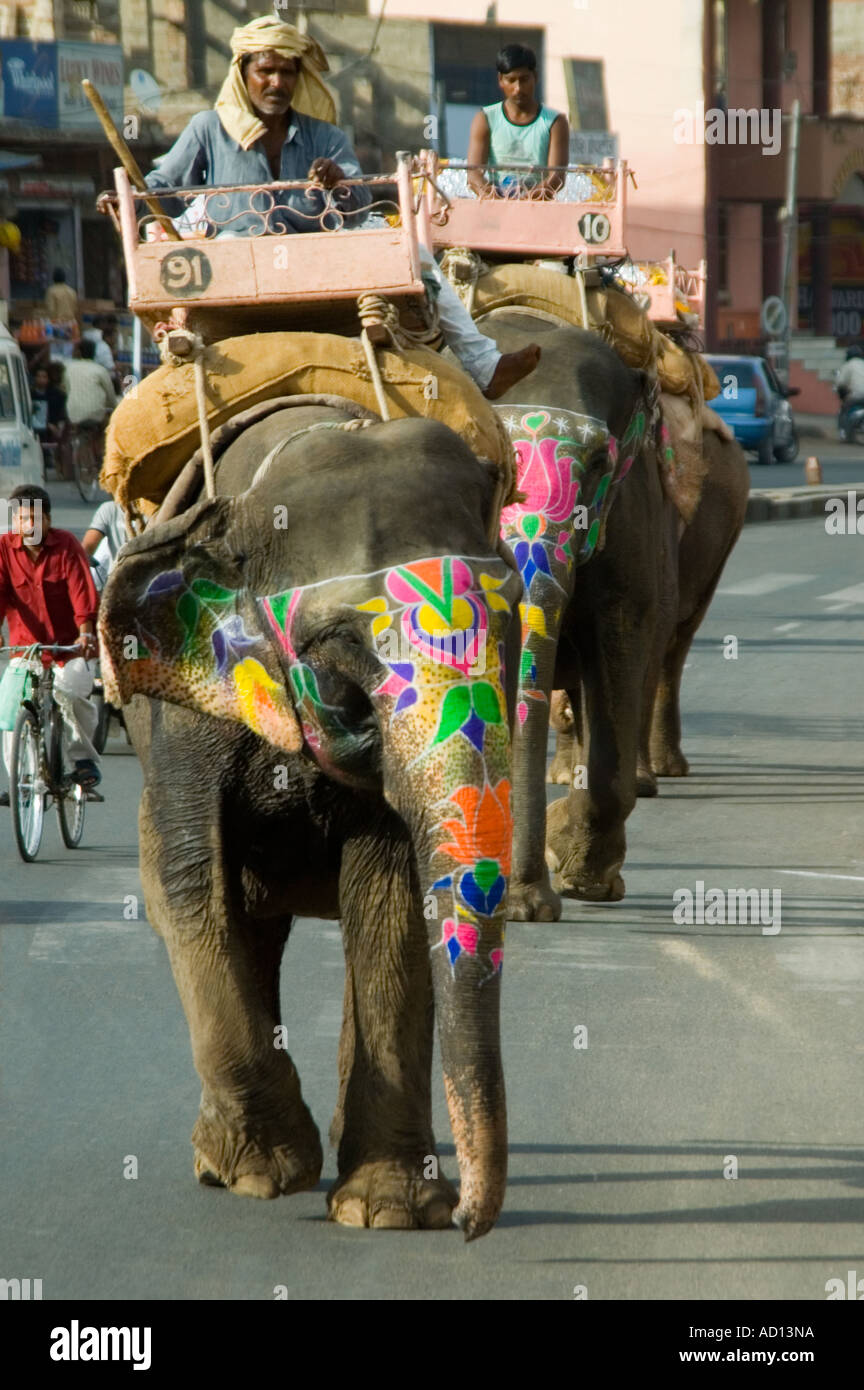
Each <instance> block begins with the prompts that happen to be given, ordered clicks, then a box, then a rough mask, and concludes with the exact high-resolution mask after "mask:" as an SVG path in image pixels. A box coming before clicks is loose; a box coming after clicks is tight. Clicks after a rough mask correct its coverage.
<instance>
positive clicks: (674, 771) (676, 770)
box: [651, 748, 690, 777]
mask: <svg viewBox="0 0 864 1390" xmlns="http://www.w3.org/2000/svg"><path fill="white" fill-rule="evenodd" d="M651 761H652V767H653V768H654V772H655V773H656V775H657V776H658V777H686V776H687V774H688V772H689V771H690V764H689V763H688V761H687V759H686V758H685V757H684V754H683V753H682V752H681V749H680V748H675V749H673V750H672V752H671V753H665V754H661V755H660V756H659V757H656V758H652V760H651Z"/></svg>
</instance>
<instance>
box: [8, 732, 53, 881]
mask: <svg viewBox="0 0 864 1390" xmlns="http://www.w3.org/2000/svg"><path fill="white" fill-rule="evenodd" d="M10 763H11V766H10V773H9V803H10V806H11V808H12V829H13V831H14V833H15V843H16V845H17V846H18V853H19V854H20V855H21V858H22V859H23V860H24V863H25V864H32V863H33V860H34V859H35V858H36V855H37V854H38V853H39V846H40V844H41V843H42V827H43V825H44V823H45V794H46V792H47V790H48V788H47V786H46V784H45V778H44V775H43V768H42V740H41V739H40V737H39V723H38V720H37V719H36V716H35V715H34V714H33V713H32V711H31V710H29V709H22V710H21V712H20V714H19V715H18V718H17V720H16V721H15V730H14V732H13V734H12V757H11V760H10Z"/></svg>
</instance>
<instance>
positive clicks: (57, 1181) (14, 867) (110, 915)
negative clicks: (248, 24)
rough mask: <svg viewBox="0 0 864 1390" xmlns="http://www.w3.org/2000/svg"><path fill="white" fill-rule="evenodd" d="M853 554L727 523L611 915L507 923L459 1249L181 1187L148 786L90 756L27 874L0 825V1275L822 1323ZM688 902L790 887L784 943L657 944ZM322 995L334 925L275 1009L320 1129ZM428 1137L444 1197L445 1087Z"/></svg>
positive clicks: (722, 937)
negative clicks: (730, 537)
mask: <svg viewBox="0 0 864 1390" xmlns="http://www.w3.org/2000/svg"><path fill="white" fill-rule="evenodd" d="M862 547H864V539H862V538H853V537H834V538H829V537H827V536H826V534H825V531H824V527H823V526H822V524H821V522H820V521H819V520H818V519H815V518H814V519H812V520H807V521H797V522H779V523H773V524H771V525H763V526H758V525H757V526H750V527H748V528H747V529H746V530H745V533H744V536H743V538H742V540H741V542H740V544H739V546H738V549H737V551H736V553H735V555H734V557H733V559H732V562H731V563H730V566H729V569H728V572H727V575H726V576H725V579H724V583H723V585H722V590H721V593H720V594H719V595H718V597H717V599H716V600H715V603H714V606H713V609H712V612H711V614H710V615H709V618H708V621H707V622H706V624H705V626H704V628H703V630H702V633H701V635H700V637H699V639H698V641H697V643H696V645H695V647H694V651H693V653H692V657H691V660H690V663H689V667H688V669H687V671H686V673H685V708H686V748H687V751H688V753H689V756H690V758H691V761H692V764H693V774H692V776H691V777H690V778H689V779H687V780H686V781H682V782H666V783H664V785H663V794H662V796H661V797H660V798H659V799H657V800H655V801H651V802H641V803H640V804H639V805H638V807H637V810H636V811H635V812H634V815H633V816H632V818H631V821H630V827H629V838H630V851H629V859H628V864H627V868H626V878H627V887H628V896H627V898H626V899H625V901H624V902H623V903H621V904H619V905H616V906H613V907H607V908H599V907H588V906H582V905H578V904H575V903H569V904H567V905H566V908H565V916H566V920H564V921H562V922H560V923H557V924H555V925H553V926H547V925H544V926H532V925H527V924H519V925H517V924H514V925H512V926H511V927H510V929H509V932H508V943H507V962H506V967H505V988H504V1004H505V1022H504V1036H505V1066H506V1074H507V1081H508V1094H509V1108H510V1132H511V1139H512V1150H511V1152H512V1161H511V1179H510V1185H509V1190H508V1196H507V1205H506V1209H505V1211H504V1213H503V1215H502V1218H501V1221H500V1224H499V1226H498V1228H497V1229H496V1230H495V1231H494V1232H493V1233H492V1235H490V1236H489V1237H487V1238H486V1239H484V1240H481V1241H478V1242H476V1243H475V1244H473V1245H471V1246H468V1247H466V1246H465V1245H464V1244H463V1242H462V1241H461V1239H460V1237H459V1235H458V1233H457V1232H455V1231H453V1232H441V1233H430V1234H424V1235H420V1234H400V1233H384V1232H368V1231H349V1230H343V1229H340V1228H337V1227H333V1226H328V1225H327V1224H326V1223H325V1221H324V1219H323V1218H324V1192H325V1189H326V1186H327V1185H328V1184H329V1182H330V1181H332V1178H333V1174H334V1164H333V1155H332V1154H328V1157H327V1164H326V1169H325V1174H324V1181H322V1184H321V1186H320V1189H319V1190H318V1191H316V1192H313V1193H308V1194H303V1195H300V1196H297V1197H293V1198H290V1199H281V1200H279V1201H278V1202H274V1203H256V1202H252V1201H248V1200H241V1199H239V1198H234V1197H232V1196H230V1194H228V1193H225V1192H221V1191H215V1190H211V1189H205V1188H200V1187H198V1186H197V1185H196V1184H195V1183H194V1181H193V1178H192V1171H191V1149H190V1146H189V1132H190V1129H191V1126H192V1122H193V1120H194V1116H195V1112H196V1108H197V1101H198V1087H197V1084H196V1078H195V1075H194V1072H193V1068H192V1064H191V1058H190V1053H189V1045H188V1038H187V1031H186V1025H185V1021H184V1019H183V1017H182V1013H181V1010H180V1006H179V1003H178V1000H177V996H176V992H175V990H174V986H173V982H172V979H171V974H170V970H169V967H168V963H167V960H166V956H165V952H164V948H163V946H162V944H161V942H160V941H159V940H158V938H157V937H156V936H155V934H154V933H152V931H151V930H150V928H149V927H148V926H147V924H146V922H144V921H143V920H141V919H140V918H139V920H137V921H136V920H134V919H132V920H130V919H129V918H128V917H126V916H124V906H125V909H126V912H127V913H128V912H129V911H131V910H132V908H133V906H134V904H132V903H131V902H130V899H132V898H134V896H135V895H137V894H138V891H139V887H138V875H137V868H136V852H135V845H134V840H135V808H136V801H137V796H138V789H139V783H140V776H139V771H138V767H137V763H136V762H135V760H134V758H132V757H129V756H123V755H122V752H115V753H113V754H112V755H111V756H110V757H109V758H107V759H106V776H105V790H106V797H107V801H106V805H105V806H104V807H94V808H92V810H91V811H88V824H87V829H86V832H85V845H84V847H83V848H82V849H81V850H80V851H78V852H77V853H70V852H67V851H65V850H63V849H62V848H61V846H60V842H59V836H58V835H57V833H56V829H55V827H54V826H53V825H49V827H48V833H47V836H46V845H45V852H44V856H43V857H42V858H41V859H40V861H39V862H38V864H36V865H35V866H31V867H25V866H23V865H20V864H19V863H18V862H17V860H16V858H15V855H14V850H13V848H12V842H11V828H10V826H9V824H8V822H4V821H0V884H2V887H0V921H2V922H3V929H2V932H0V989H2V996H0V1002H2V1009H0V1048H2V1055H3V1058H4V1077H3V1088H4V1114H3V1135H4V1139H3V1145H2V1149H3V1168H4V1171H3V1177H2V1184H0V1192H2V1198H0V1204H2V1218H0V1275H2V1276H5V1277H12V1276H16V1275H17V1276H19V1277H28V1276H29V1277H31V1278H37V1277H38V1278H42V1280H43V1290H44V1297H45V1298H46V1299H50V1298H69V1299H79V1298H83V1299H87V1298H95V1297H100V1298H113V1299H134V1298H139V1297H155V1298H162V1299H170V1298H196V1299H211V1298H225V1297H228V1298H239V1299H246V1300H253V1299H270V1298H272V1296H273V1289H274V1287H275V1286H276V1285H280V1284H284V1285H286V1286H287V1288H288V1291H289V1295H290V1297H291V1298H348V1299H365V1298H379V1299H387V1298H421V1299H428V1298H430V1297H436V1296H446V1297H447V1298H459V1299H487V1298H500V1299H514V1300H516V1299H524V1298H548V1299H570V1298H572V1297H573V1290H574V1287H575V1286H577V1285H583V1286H585V1287H586V1288H587V1291H588V1296H589V1298H591V1299H636V1298H647V1299H679V1298H689V1297H696V1298H706V1299H707V1298H722V1299H730V1298H744V1299H758V1300H776V1299H781V1298H792V1299H800V1300H810V1299H822V1298H824V1296H825V1293H824V1290H825V1282H826V1280H828V1279H829V1278H836V1277H840V1278H842V1279H844V1280H845V1279H846V1276H847V1271H848V1270H850V1269H858V1270H859V1271H861V1270H862V1269H864V1265H862V1251H864V1241H862V1229H864V1138H862V1128H861V1114H860V1096H861V1080H860V1078H861V1067H862V1062H864V1056H862V1053H864V1036H862V1031H861V1016H862V1014H861V1005H862V993H864V942H862V926H864V915H862V909H861V896H862V885H864V809H862V783H864V777H862V766H861V765H862V745H861V727H862V726H861V692H862V689H864V655H862V646H861V637H862V617H864V585H862V583H861V578H862V574H861V571H862V557H864V549H862ZM729 636H736V637H737V638H738V642H739V650H738V657H737V660H731V659H726V658H725V657H724V655H723V641H724V639H725V638H727V637H729ZM727 646H728V644H727ZM114 746H115V747H116V748H117V749H122V747H123V745H122V744H121V743H115V745H114ZM557 794H558V789H555V790H554V791H553V790H551V789H550V795H557ZM2 814H3V815H4V816H5V815H7V814H8V813H2ZM697 881H701V882H703V883H704V884H705V885H706V888H712V887H719V888H723V889H725V888H729V887H745V888H757V889H763V888H764V889H773V888H777V889H779V890H780V891H781V893H782V929H781V931H780V932H779V934H776V935H768V934H763V932H762V931H761V930H760V927H759V926H749V925H748V926H738V925H726V926H722V925H721V926H713V925H694V926H685V925H676V924H674V923H673V921H672V906H673V900H672V894H673V892H675V890H676V889H680V888H689V889H691V890H695V887H696V883H697ZM341 991H342V964H341V949H340V944H339V937H338V934H337V930H336V926H335V924H333V923H326V922H318V921H302V922H300V923H299V925H298V927H297V928H296V931H295V934H294V936H293V937H292V941H291V943H290V946H289V949H288V952H287V955H286V966H285V969H284V971H283V1001H284V1002H283V1007H284V1017H285V1018H286V1020H287V1023H288V1028H289V1035H290V1044H291V1048H292V1052H293V1054H294V1056H295V1059H296V1061H297V1064H298V1067H299V1069H300V1072H301V1075H302V1077H303V1085H304V1092H305V1094H306V1097H307V1099H308V1101H309V1103H310V1105H311V1108H312V1110H313V1113H314V1114H315V1116H316V1118H317V1119H318V1122H319V1124H320V1125H321V1127H322V1129H326V1126H327V1124H328V1122H329V1116H330V1113H331V1111H332V1107H333V1103H334V1099H335V1079H336V1048H337V1034H338V1027H339V1017H340V1008H341ZM577 1025H585V1026H586V1027H587V1030H588V1035H587V1037H588V1046H587V1048H586V1049H579V1050H577V1049H576V1048H574V1046H573V1040H574V1029H575V1028H576V1026H577ZM436 1113H437V1131H438V1133H439V1134H440V1136H441V1138H442V1140H444V1141H445V1142H444V1143H443V1144H442V1153H443V1156H444V1168H445V1171H448V1170H449V1171H450V1172H451V1173H452V1172H453V1169H454V1160H453V1157H452V1152H453V1151H452V1146H450V1144H449V1142H446V1141H449V1133H448V1129H447V1124H446V1119H445V1115H444V1108H443V1098H442V1088H441V1085H440V1081H439V1082H437V1083H436ZM130 1155H132V1156H135V1157H136V1158H137V1162H138V1177H137V1180H130V1179H124V1176H123V1170H124V1163H126V1162H127V1157H128V1156H130ZM731 1159H735V1160H737V1165H738V1177H737V1179H734V1178H731V1177H729V1178H725V1177H724V1176H723V1174H724V1167H725V1169H726V1171H727V1172H731V1171H732V1169H733V1166H734V1165H733V1164H732V1163H731V1162H730V1160H731Z"/></svg>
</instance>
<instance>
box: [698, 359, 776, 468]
mask: <svg viewBox="0 0 864 1390" xmlns="http://www.w3.org/2000/svg"><path fill="white" fill-rule="evenodd" d="M705 359H706V361H708V362H710V364H711V366H712V367H713V368H714V370H715V372H716V373H717V377H718V380H719V382H720V395H719V396H717V397H715V399H714V400H713V401H708V403H707V404H708V405H709V406H710V407H711V409H712V410H716V411H717V414H718V415H719V416H721V417H722V419H724V420H725V421H726V423H727V425H728V426H729V427H730V429H731V430H732V431H733V433H734V435H735V438H736V439H737V440H738V443H739V444H740V445H741V448H742V449H748V450H750V451H751V452H752V453H755V454H756V455H757V457H758V460H759V462H760V463H773V462H774V461H775V459H776V461H777V463H794V461H795V459H796V458H797V457H798V431H797V430H796V428H795V420H794V418H793V416H792V411H791V410H790V409H789V401H788V399H787V398H788V397H789V396H797V395H798V394H799V388H798V387H797V386H792V387H784V386H781V385H780V382H779V381H778V380H777V375H776V373H775V371H774V368H773V367H772V366H771V364H770V362H768V361H766V359H765V358H764V357H720V356H718V355H715V354H714V353H711V354H708V353H706V354H705Z"/></svg>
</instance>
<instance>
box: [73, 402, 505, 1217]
mask: <svg viewBox="0 0 864 1390" xmlns="http://www.w3.org/2000/svg"><path fill="white" fill-rule="evenodd" d="M359 413H360V414H361V415H362V413H363V412H359ZM357 415H358V409H357V408H356V407H353V406H351V405H350V403H348V402H345V403H344V408H340V407H339V406H337V405H320V404H319V405H303V406H297V407H295V408H290V409H289V408H280V409H278V410H276V411H275V412H274V413H272V414H270V415H269V416H267V418H265V419H261V420H259V421H258V423H256V424H253V425H250V426H249V427H248V429H246V430H245V431H244V432H243V433H242V434H240V436H239V437H238V438H237V439H236V440H235V441H234V442H233V443H231V444H230V445H229V447H228V448H227V449H226V451H225V452H224V454H223V455H222V457H221V459H220V460H219V463H218V470H217V483H218V492H219V494H220V495H218V496H217V497H215V498H214V499H212V500H208V501H203V502H198V503H197V504H195V505H194V506H192V507H191V508H190V509H189V510H188V511H186V512H184V513H183V514H182V515H180V516H177V517H176V518H174V519H173V520H168V521H165V522H163V523H160V524H157V525H155V526H153V527H152V528H150V529H148V530H147V531H145V533H144V534H143V535H142V536H140V537H138V538H136V539H135V540H134V541H132V542H131V543H130V544H129V545H128V546H127V547H126V548H125V550H124V552H123V555H122V557H121V559H120V561H119V563H118V564H117V566H116V569H115V570H114V572H113V573H112V576H111V580H110V583H109V585H108V587H107V589H106V593H105V597H104V601H103V607H102V616H101V637H102V643H103V650H104V653H105V658H104V659H105V668H106V678H107V682H108V685H109V688H113V689H114V690H115V691H116V692H117V693H119V696H120V697H121V698H122V700H123V702H124V705H125V706H126V708H127V722H128V726H129V729H130V732H131V735H132V739H133V742H134V743H135V746H136V749H137V751H138V753H139V755H140V758H141V762H142V765H143V769H144V793H143V797H142V801H141V810H140V839H141V873H142V879H143V883H144V890H145V895H146V902H147V910H148V914H149V917H150V920H151V922H152V923H153V924H154V926H155V927H156V929H157V931H158V932H159V933H160V934H161V935H162V936H163V937H164V939H165V942H166V945H167V948H168V952H169V955H170V958H171V964H172V969H173V972H174V978H175V980H176V983H177V987H178V990H179V993H180V996H181V999H182V1002H183V1006H184V1009H185V1012H186V1016H187V1019H188V1022H189V1029H190V1034H191V1041H192V1048H193V1054H194V1060H195V1066H196V1069H197V1071H198V1074H199V1076H200V1078H201V1082H202V1098H201V1107H200V1113H199V1116H198V1120H197V1123H196V1125H195V1129H194V1133H193V1145H194V1150H195V1173H196V1175H197V1177H198V1178H199V1180H200V1181H202V1182H206V1183H216V1184H221V1185H224V1186H226V1187H229V1188H230V1189H231V1190H232V1191H233V1192H235V1193H240V1194H247V1195H252V1196H259V1197H272V1196H276V1195H278V1194H279V1193H280V1192H281V1193H290V1192H295V1191H299V1190H301V1189H304V1188H309V1187H312V1186H314V1185H315V1184H316V1183H317V1181H318V1178H319V1175H320V1170H321V1163H322V1152H321V1144H320V1141H319V1135H318V1130H317V1128H316V1126H315V1123H314V1121H313V1119H312V1117H311V1115H310V1113H309V1110H308V1109H307V1107H306V1105H305V1103H304V1100H303V1097H302V1094H301V1087H300V1080H299V1077H298V1074H297V1071H296V1069H295V1067H294V1064H293V1063H292V1061H291V1059H290V1057H289V1056H288V1053H287V1051H285V1050H284V1046H282V1045H281V1042H282V1040H283V1039H284V1033H283V1032H282V1029H281V1020H280V1009H279V969H280V962H281V957H282V952H283V948H284V946H285V943H286V940H287V938H288V935H289V931H290V927H291V921H292V918H293V917H294V916H296V915H298V914H302V915H304V916H318V917H329V918H336V917H338V918H340V919H341V924H342V932H343V938H344V949H345V957H346V968H347V969H346V986H345V999H344V1022H343V1028H342V1035H341V1041H340V1049H339V1072H340V1093H339V1101H338V1107H337V1111H336V1115H335V1117H334V1121H333V1125H332V1128H331V1138H332V1139H333V1142H334V1143H336V1144H338V1179H337V1181H336V1183H335V1186H334V1187H333V1188H332V1189H331V1191H330V1193H329V1195H328V1210H329V1216H330V1218H331V1219H333V1220H336V1221H339V1222H342V1223H343V1224H346V1225H351V1226H358V1225H367V1226H376V1227H410V1228H417V1227H420V1228H430V1227H441V1226H446V1225H449V1224H450V1222H451V1219H453V1220H455V1221H456V1223H457V1224H458V1225H460V1226H461V1227H462V1229H463V1231H464V1233H465V1236H466V1239H469V1238H473V1237H476V1236H479V1235H482V1234H483V1233H485V1232H486V1231H488V1230H489V1228H490V1227H491V1226H492V1224H493V1223H494V1221H495V1219H496V1217H497V1215H498V1212H499V1210H500V1207H501V1202H502V1200H503V1194H504V1186H505V1178H506V1147H507V1141H506V1119H505V1098H504V1083H503V1076H502V1069H501V1057H500V1046H499V1018H498V1011H499V997H500V983H501V980H500V973H501V964H502V940H503V927H504V917H505V904H506V890H507V880H508V874H509V870H510V843H511V832H512V821H511V808H510V727H509V726H510V713H509V709H510V707H512V689H511V690H510V692H509V693H510V700H509V703H508V692H507V690H506V689H505V686H506V683H507V679H508V677H507V675H506V673H507V672H508V671H509V672H511V673H515V670H516V664H517V656H518V638H519V632H518V622H517V621H516V619H515V617H514V614H515V607H516V603H517V601H518V597H519V593H520V590H521V584H520V580H519V577H518V575H517V574H516V573H515V572H514V571H513V569H512V568H511V567H508V565H507V564H506V563H505V562H504V561H503V560H502V559H501V558H500V556H499V555H498V554H497V553H496V550H495V547H494V546H493V545H492V544H491V542H490V539H489V535H490V527H491V528H492V529H493V530H494V520H493V518H492V515H491V513H492V508H493V498H494V494H495V478H494V477H493V474H494V471H495V470H494V469H493V468H492V465H491V464H488V461H486V462H484V461H482V460H478V459H476V458H475V457H474V455H473V454H472V453H471V452H470V450H469V449H468V448H467V447H466V446H465V445H464V444H463V442H462V441H461V440H460V439H459V438H458V437H457V436H456V435H455V434H454V433H453V432H452V431H451V430H449V429H448V428H447V427H446V426H445V425H442V424H438V423H435V422H432V421H425V420H417V419H407V420H396V421H393V422H389V423H386V424H382V423H380V422H378V423H370V422H369V420H368V419H367V420H360V419H358V418H354V417H356V416H357ZM141 697H148V698H146V699H145V698H141ZM435 1014H437V1019H438V1030H439V1039H440V1045H441V1053H442V1061H443V1068H444V1079H445V1089H446V1096H447V1104H448V1107H449V1114H450V1119H451V1125H452V1129H453V1135H454V1139H455V1143H456V1151H457V1158H458V1163H459V1174H460V1178H461V1190H460V1195H459V1197H458V1198H457V1195H456V1192H455V1191H454V1189H453V1187H452V1186H451V1185H450V1183H449V1182H448V1181H447V1180H446V1178H444V1177H443V1175H440V1174H438V1171H437V1160H436V1159H435V1140H434V1137H433V1134H432V1124H431V1105H430V1088H431V1076H430V1070H431V1058H432V1041H433V1023H434V1016H435ZM457 1202H458V1205H457ZM454 1208H455V1211H454Z"/></svg>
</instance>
